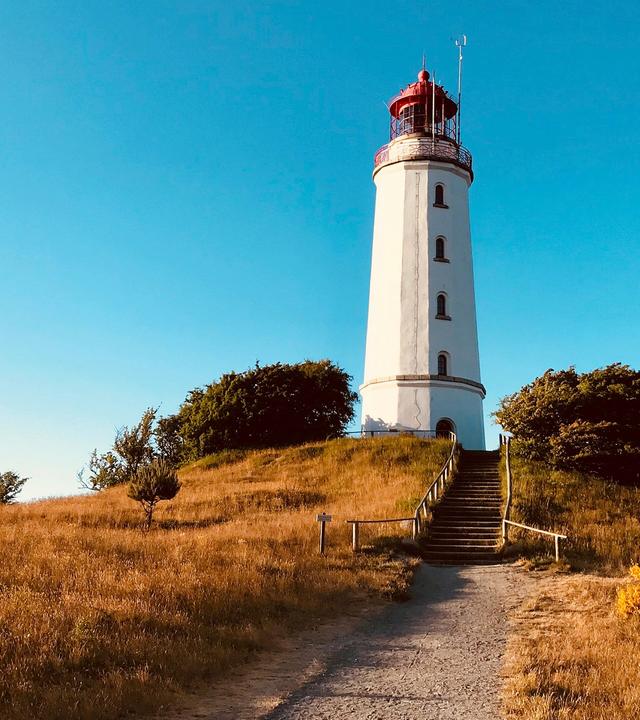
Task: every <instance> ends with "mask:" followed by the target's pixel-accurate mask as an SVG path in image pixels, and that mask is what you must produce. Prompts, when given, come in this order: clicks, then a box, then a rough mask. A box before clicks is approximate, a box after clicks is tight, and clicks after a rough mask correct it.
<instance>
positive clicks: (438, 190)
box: [433, 183, 448, 208]
mask: <svg viewBox="0 0 640 720" xmlns="http://www.w3.org/2000/svg"><path fill="white" fill-rule="evenodd" d="M433 204H434V205H435V206H436V207H443V208H446V207H448V205H445V202H444V185H440V184H439V183H438V185H436V187H435V198H434V201H433Z"/></svg>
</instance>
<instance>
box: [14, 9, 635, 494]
mask: <svg viewBox="0 0 640 720" xmlns="http://www.w3.org/2000/svg"><path fill="white" fill-rule="evenodd" d="M639 21H640V5H638V3H634V2H630V1H627V2H618V1H617V0H614V1H612V2H606V3H605V2H588V3H585V2H562V3H559V2H557V0H553V1H552V2H550V1H548V0H540V1H536V2H481V1H480V0H460V1H458V2H455V3H443V2H421V3H417V2H415V1H413V2H406V1H405V0H394V2H385V3H382V2H367V3H365V2H349V3H345V2H343V1H342V2H335V1H334V0H323V2H254V3H249V2H222V1H219V0H172V1H169V0H139V1H137V2H130V0H114V1H113V2H106V3H105V2H97V0H83V1H82V2H81V1H80V0H76V1H75V2H71V1H69V0H56V2H34V1H32V0H20V1H19V2H18V1H17V0H10V1H9V2H5V3H3V4H2V7H1V8H0V62H1V64H2V68H3V72H2V73H1V74H0V157H1V165H0V309H1V312H0V342H1V345H2V349H1V352H0V470H6V469H9V468H11V469H15V470H17V471H19V472H20V473H21V474H23V475H28V476H29V477H31V478H32V479H31V481H30V482H29V483H28V484H27V486H26V487H25V493H24V494H23V497H25V498H26V497H34V496H43V495H51V494H63V493H69V492H74V491H75V490H76V488H77V481H76V478H75V475H76V472H77V470H79V469H80V467H81V466H82V465H83V463H84V462H85V461H86V459H87V457H88V455H89V453H90V452H91V450H92V449H93V448H94V447H97V448H98V449H99V450H105V449H107V448H108V446H109V445H110V443H111V441H112V440H113V435H114V432H115V429H116V428H117V427H119V426H121V425H123V424H131V423H134V422H136V420H137V419H138V418H139V416H140V415H141V413H142V411H143V410H144V409H145V408H146V407H148V406H150V405H154V406H155V405H160V406H161V412H162V413H169V412H173V411H175V410H176V409H177V407H178V406H179V404H180V402H181V401H182V400H183V399H184V397H185V395H186V393H187V392H188V391H189V390H190V389H191V388H193V387H195V386H198V385H203V384H205V383H207V382H210V381H211V380H213V379H215V378H216V377H218V376H219V375H220V373H222V372H225V371H228V370H232V369H236V370H241V369H244V368H246V367H248V366H249V365H252V364H253V363H255V361H256V360H259V361H260V362H262V363H267V362H272V361H276V360H282V361H298V360H302V359H304V358H307V357H309V358H321V357H329V358H332V359H333V360H335V361H337V362H338V363H339V364H340V365H342V366H343V367H345V368H346V369H347V370H348V371H349V372H350V373H351V374H352V375H353V377H354V382H355V384H358V383H359V382H360V381H361V379H362V370H363V356H364V340H365V330H366V313H367V300H368V283H369V269H370V252H371V233H372V224H373V207H374V186H373V184H372V181H371V170H372V159H373V155H374V152H375V151H376V149H377V148H378V147H379V146H380V145H382V144H384V143H385V142H386V141H387V139H388V116H387V111H386V109H385V106H384V104H383V103H384V101H386V100H388V99H389V98H390V97H391V96H392V95H394V94H395V93H396V92H397V91H398V90H399V89H400V88H401V87H402V86H403V85H405V84H407V83H408V82H412V81H413V80H414V79H415V75H416V72H417V71H418V69H419V67H420V64H421V58H422V53H423V51H424V52H426V55H427V65H428V67H429V69H430V70H432V69H434V68H435V70H436V73H437V76H438V77H439V78H443V79H445V81H446V84H447V85H448V87H449V88H450V89H451V90H454V89H455V78H456V52H455V48H454V47H453V44H452V42H451V38H452V37H453V36H455V35H457V34H458V33H461V32H464V33H466V34H467V35H468V36H469V46H468V48H467V53H466V58H465V63H466V64H465V78H464V90H465V101H464V120H463V143H464V144H465V145H466V146H467V147H468V148H469V149H470V150H471V151H472V153H473V156H474V166H475V173H476V179H475V182H474V184H473V186H472V189H471V194H470V198H471V220H472V237H473V244H474V259H475V274H476V292H477V306H478V327H479V337H480V358H481V366H482V378H483V381H484V383H485V385H486V386H487V390H488V395H487V399H486V401H485V411H486V413H487V417H488V415H489V413H490V412H491V411H492V410H493V409H494V408H495V406H496V402H497V400H498V398H500V397H501V396H503V395H505V394H506V393H509V392H513V391H515V390H517V389H518V388H519V387H520V386H521V385H522V384H524V383H526V382H528V381H530V380H532V379H533V378H534V377H535V376H537V375H539V374H540V373H542V372H544V370H546V369H547V368H549V367H555V368H560V367H566V366H568V365H570V364H575V365H576V366H577V367H578V369H579V370H585V369H590V368H593V367H596V366H600V365H603V364H606V363H611V362H615V361H621V362H626V363H629V364H631V365H633V366H635V367H638V366H640V323H639V322H638V316H639V314H640V294H639V284H640V254H639V252H638V249H637V242H638V236H639V228H640V203H639V202H638V195H639V192H640V180H639V177H638V168H639V167H640V162H639V161H640V124H639V123H638V118H639V117H640V92H639V90H638V78H639V77H640V59H639V53H638V38H637V28H638V25H639ZM487 429H488V439H489V444H490V445H492V444H493V445H495V443H496V428H495V426H494V425H492V423H491V421H490V419H488V420H487Z"/></svg>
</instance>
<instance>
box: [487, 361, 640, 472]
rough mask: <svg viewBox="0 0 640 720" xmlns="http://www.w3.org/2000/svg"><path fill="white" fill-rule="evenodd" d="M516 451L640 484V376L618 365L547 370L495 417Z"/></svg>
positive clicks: (509, 398) (504, 403)
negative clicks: (510, 436)
mask: <svg viewBox="0 0 640 720" xmlns="http://www.w3.org/2000/svg"><path fill="white" fill-rule="evenodd" d="M494 415H495V417H496V419H497V420H498V422H499V423H500V425H502V427H503V428H504V429H505V430H507V431H509V432H511V433H513V434H514V436H515V437H516V438H517V440H518V443H517V448H518V452H519V453H520V454H521V455H522V456H523V457H525V458H528V459H531V460H542V461H544V462H546V463H548V464H550V465H552V466H554V467H556V468H559V469H567V470H578V471H580V472H586V473H592V474H596V475H599V476H601V477H606V478H613V479H616V480H619V481H623V482H633V483H635V482H638V481H639V480H640V424H639V418H640V373H639V372H637V371H635V370H633V369H632V368H630V367H629V366H628V365H621V364H620V363H616V364H613V365H609V366H607V367H604V368H599V369H597V370H593V371H591V372H588V373H582V374H580V373H578V372H576V370H575V368H573V367H571V368H569V369H568V370H561V371H558V372H556V371H553V370H547V372H545V373H544V375H542V376H541V377H539V378H536V380H534V381H533V382H532V383H530V384H529V385H525V387H523V388H522V389H521V390H519V391H518V392H517V393H514V394H513V395H509V396H507V397H505V398H503V399H502V400H501V401H500V406H499V408H498V410H497V411H496V412H495V413H494Z"/></svg>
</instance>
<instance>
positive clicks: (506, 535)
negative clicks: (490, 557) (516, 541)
mask: <svg viewBox="0 0 640 720" xmlns="http://www.w3.org/2000/svg"><path fill="white" fill-rule="evenodd" d="M508 527H509V526H508V525H507V521H506V520H503V521H502V542H503V543H504V544H505V545H506V544H507V543H508V542H509V530H508Z"/></svg>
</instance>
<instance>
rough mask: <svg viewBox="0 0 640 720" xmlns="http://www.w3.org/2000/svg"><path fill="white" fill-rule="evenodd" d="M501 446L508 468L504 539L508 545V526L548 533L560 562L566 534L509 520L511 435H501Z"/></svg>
mask: <svg viewBox="0 0 640 720" xmlns="http://www.w3.org/2000/svg"><path fill="white" fill-rule="evenodd" d="M500 446H501V447H504V448H505V465H506V469H507V501H506V503H505V507H504V514H503V517H502V541H503V543H504V544H505V545H506V544H507V543H508V542H509V530H508V526H509V525H512V526H513V527H519V528H522V529H523V530H529V532H534V533H538V534H539V535H547V536H549V537H552V538H553V544H554V550H555V557H556V562H560V540H566V539H567V536H566V535H561V534H560V533H557V532H552V531H551V530H541V529H540V528H535V527H531V525H523V524H522V523H517V522H513V521H512V520H509V515H510V514H511V496H512V487H513V475H512V473H511V453H510V450H511V437H510V436H509V435H502V434H501V435H500Z"/></svg>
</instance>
